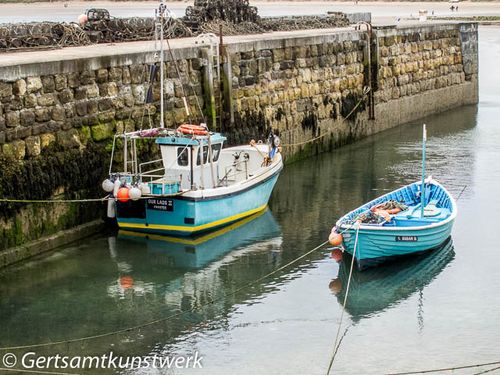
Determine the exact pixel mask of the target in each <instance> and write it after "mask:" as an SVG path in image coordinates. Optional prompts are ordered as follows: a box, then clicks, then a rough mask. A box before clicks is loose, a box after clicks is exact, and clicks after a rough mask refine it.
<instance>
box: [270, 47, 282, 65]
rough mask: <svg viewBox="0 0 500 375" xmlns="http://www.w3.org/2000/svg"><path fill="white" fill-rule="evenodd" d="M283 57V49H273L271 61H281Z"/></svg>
mask: <svg viewBox="0 0 500 375" xmlns="http://www.w3.org/2000/svg"><path fill="white" fill-rule="evenodd" d="M284 58H285V50H284V49H282V48H280V49H273V62H275V63H276V62H280V61H283V60H284Z"/></svg>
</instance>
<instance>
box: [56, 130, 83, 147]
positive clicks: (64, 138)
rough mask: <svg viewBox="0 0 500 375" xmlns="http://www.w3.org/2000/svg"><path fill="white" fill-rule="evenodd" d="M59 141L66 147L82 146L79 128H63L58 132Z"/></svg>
mask: <svg viewBox="0 0 500 375" xmlns="http://www.w3.org/2000/svg"><path fill="white" fill-rule="evenodd" d="M56 138H57V143H58V144H59V145H61V146H62V147H64V148H67V149H68V148H77V147H82V143H81V141H80V137H79V133H78V130H76V129H69V130H61V131H59V132H57V134H56Z"/></svg>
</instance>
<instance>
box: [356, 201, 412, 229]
mask: <svg viewBox="0 0 500 375" xmlns="http://www.w3.org/2000/svg"><path fill="white" fill-rule="evenodd" d="M407 209H408V206H407V205H405V204H404V203H401V202H398V201H395V200H389V201H387V202H384V203H381V204H379V205H376V206H374V207H372V208H371V209H370V210H368V211H366V212H364V213H362V214H360V215H359V216H358V220H360V221H361V222H362V223H364V224H383V223H385V222H388V221H391V214H394V213H399V212H402V211H406V210H407ZM391 211H392V212H391Z"/></svg>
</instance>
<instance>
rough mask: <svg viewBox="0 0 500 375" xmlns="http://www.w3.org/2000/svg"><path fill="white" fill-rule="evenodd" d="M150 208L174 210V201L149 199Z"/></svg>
mask: <svg viewBox="0 0 500 375" xmlns="http://www.w3.org/2000/svg"><path fill="white" fill-rule="evenodd" d="M147 204H148V210H158V211H173V210H174V201H173V200H172V199H158V198H155V199H148V201H147Z"/></svg>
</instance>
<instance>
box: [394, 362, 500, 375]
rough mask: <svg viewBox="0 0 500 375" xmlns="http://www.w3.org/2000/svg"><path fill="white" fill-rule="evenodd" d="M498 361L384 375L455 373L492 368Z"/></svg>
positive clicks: (477, 374)
mask: <svg viewBox="0 0 500 375" xmlns="http://www.w3.org/2000/svg"><path fill="white" fill-rule="evenodd" d="M499 364H500V361H496V362H486V363H477V364H474V365H465V366H454V367H443V368H437V369H430V370H418V371H404V372H389V373H386V374H385V375H414V374H429V373H431V372H446V371H455V370H464V369H468V368H474V367H484V366H493V365H499ZM497 369H500V367H496V368H493V369H489V370H486V371H482V372H479V373H476V375H479V374H485V373H486V372H490V371H493V370H497Z"/></svg>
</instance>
